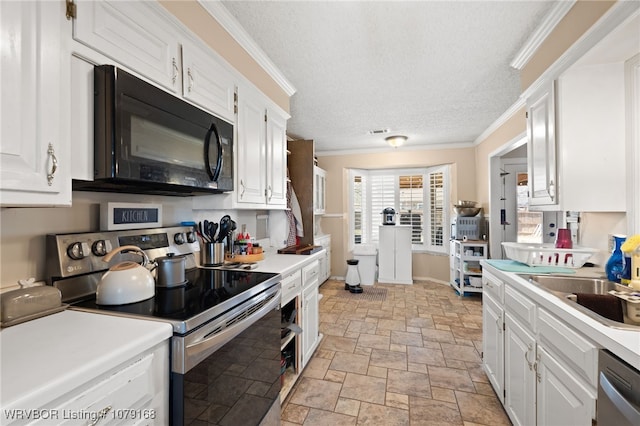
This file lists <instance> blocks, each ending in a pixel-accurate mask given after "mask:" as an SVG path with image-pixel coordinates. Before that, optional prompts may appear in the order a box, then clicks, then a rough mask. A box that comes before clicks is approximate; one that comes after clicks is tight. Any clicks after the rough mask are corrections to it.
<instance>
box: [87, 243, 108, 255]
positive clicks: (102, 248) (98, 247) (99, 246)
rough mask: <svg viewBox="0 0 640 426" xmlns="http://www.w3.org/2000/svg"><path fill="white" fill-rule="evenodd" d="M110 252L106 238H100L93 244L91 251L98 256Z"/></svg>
mask: <svg viewBox="0 0 640 426" xmlns="http://www.w3.org/2000/svg"><path fill="white" fill-rule="evenodd" d="M108 252H109V250H108V249H107V244H106V242H105V240H98V241H96V242H94V243H93V244H92V245H91V253H93V254H95V255H96V256H104V255H106V254H107V253H108Z"/></svg>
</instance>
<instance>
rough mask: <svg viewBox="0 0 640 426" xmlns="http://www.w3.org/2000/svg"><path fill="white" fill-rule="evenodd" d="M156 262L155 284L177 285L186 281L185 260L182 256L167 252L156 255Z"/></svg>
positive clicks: (159, 285) (162, 285)
mask: <svg viewBox="0 0 640 426" xmlns="http://www.w3.org/2000/svg"><path fill="white" fill-rule="evenodd" d="M154 262H155V263H156V286H158V287H167V288H169V287H179V286H182V285H185V284H186V283H187V278H186V276H185V270H186V263H187V260H186V258H185V257H184V256H176V255H175V253H167V255H166V256H163V257H158V258H156V259H155V260H154Z"/></svg>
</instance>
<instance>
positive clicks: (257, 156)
mask: <svg viewBox="0 0 640 426" xmlns="http://www.w3.org/2000/svg"><path fill="white" fill-rule="evenodd" d="M264 123H265V108H264V103H263V102H262V101H261V100H260V99H259V97H258V96H256V95H254V94H253V93H252V92H249V91H247V90H243V88H238V126H237V131H238V144H237V148H238V149H237V163H236V165H237V167H236V171H237V175H236V176H237V179H236V197H237V198H236V200H237V202H238V203H260V204H264V202H265V179H266V161H265V158H266V143H265V139H266V137H265V127H264V126H265V124H264Z"/></svg>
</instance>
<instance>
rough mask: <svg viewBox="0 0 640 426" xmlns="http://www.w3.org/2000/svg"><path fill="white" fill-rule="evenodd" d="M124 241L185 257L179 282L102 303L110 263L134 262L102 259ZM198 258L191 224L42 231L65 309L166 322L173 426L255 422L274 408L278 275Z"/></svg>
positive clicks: (157, 254) (154, 255)
mask: <svg viewBox="0 0 640 426" xmlns="http://www.w3.org/2000/svg"><path fill="white" fill-rule="evenodd" d="M125 245H133V246H137V247H139V248H141V249H142V250H143V251H144V252H145V253H146V254H147V256H148V257H149V259H151V260H153V259H158V258H162V257H165V256H167V255H170V253H173V254H174V255H181V256H184V257H185V258H186V262H185V265H186V271H185V276H186V282H185V284H184V285H180V286H174V287H171V288H165V287H158V286H157V287H156V288H155V296H154V297H152V298H150V299H147V300H143V301H140V302H136V303H130V304H125V305H99V304H98V303H96V288H97V287H98V283H99V282H100V279H101V277H102V275H103V274H104V273H105V271H107V270H108V269H109V266H110V264H115V263H117V262H120V261H126V260H130V261H136V260H139V259H140V257H139V256H137V257H136V255H134V254H132V253H120V254H118V255H116V256H115V257H114V259H113V260H112V261H111V262H110V264H107V263H106V262H105V261H104V256H105V255H106V254H107V253H108V252H110V251H112V250H114V249H116V248H119V247H122V246H125ZM198 254H199V244H198V241H197V238H196V235H195V233H194V232H193V230H192V229H191V228H189V227H172V228H158V229H143V230H127V231H108V232H107V231H105V232H95V233H76V234H61V235H48V236H47V276H48V284H50V285H53V286H55V287H57V288H58V289H60V291H61V293H62V299H63V302H65V303H69V304H70V305H71V308H70V309H75V310H82V311H87V312H95V313H100V314H108V315H121V316H127V317H131V318H140V319H146V320H154V321H164V322H169V323H171V325H172V326H173V337H172V342H171V360H170V365H171V389H170V394H171V401H170V417H171V423H172V424H174V425H182V424H189V423H192V422H194V421H196V420H197V421H198V423H199V424H243V425H252V424H259V423H260V422H261V421H262V419H263V418H264V417H265V415H266V414H267V412H268V411H269V410H275V409H279V393H280V357H281V355H280V312H279V307H280V279H281V276H280V275H279V274H270V273H260V272H250V271H245V270H242V271H238V270H225V269H221V268H202V267H199V265H198V258H199V257H198Z"/></svg>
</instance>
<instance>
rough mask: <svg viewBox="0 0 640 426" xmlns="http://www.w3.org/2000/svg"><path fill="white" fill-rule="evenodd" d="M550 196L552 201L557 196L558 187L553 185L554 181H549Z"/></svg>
mask: <svg viewBox="0 0 640 426" xmlns="http://www.w3.org/2000/svg"><path fill="white" fill-rule="evenodd" d="M549 196H550V197H551V201H553V199H554V198H555V196H556V185H555V184H554V183H553V179H552V180H550V181H549Z"/></svg>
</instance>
